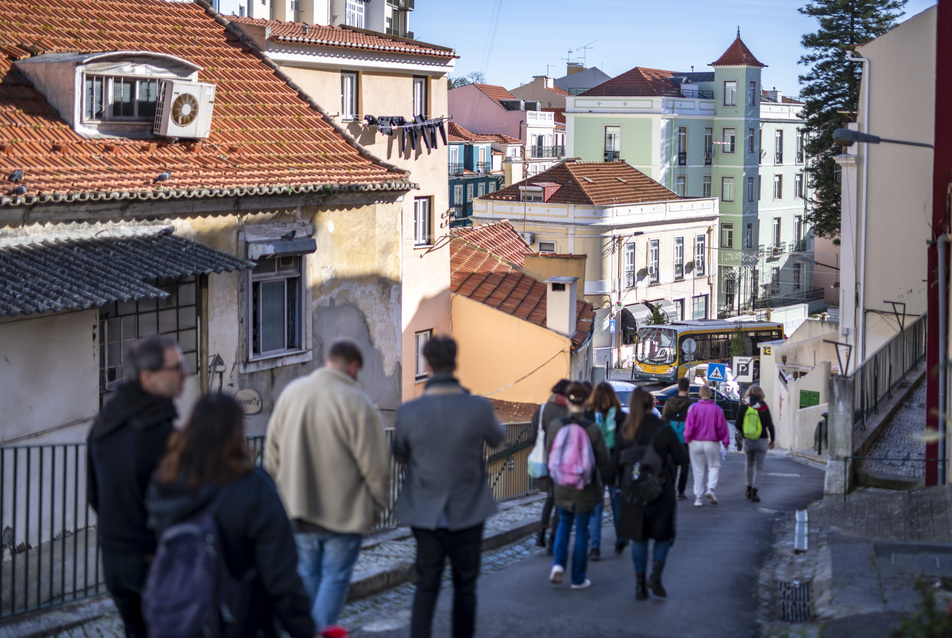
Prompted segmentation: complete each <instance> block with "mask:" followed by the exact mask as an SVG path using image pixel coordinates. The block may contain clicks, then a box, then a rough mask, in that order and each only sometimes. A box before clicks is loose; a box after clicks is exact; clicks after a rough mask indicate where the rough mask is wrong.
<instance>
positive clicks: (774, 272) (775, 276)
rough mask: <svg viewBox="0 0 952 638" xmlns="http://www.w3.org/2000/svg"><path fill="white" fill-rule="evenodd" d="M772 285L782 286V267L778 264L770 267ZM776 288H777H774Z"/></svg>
mask: <svg viewBox="0 0 952 638" xmlns="http://www.w3.org/2000/svg"><path fill="white" fill-rule="evenodd" d="M770 285H771V286H776V287H777V288H779V287H780V268H779V267H777V266H773V267H772V268H771V269H770ZM774 290H776V288H774Z"/></svg>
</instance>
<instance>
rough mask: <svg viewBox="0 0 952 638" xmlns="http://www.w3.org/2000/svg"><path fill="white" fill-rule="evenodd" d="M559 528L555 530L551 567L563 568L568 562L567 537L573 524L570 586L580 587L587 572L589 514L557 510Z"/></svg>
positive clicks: (590, 515)
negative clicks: (573, 542) (573, 544)
mask: <svg viewBox="0 0 952 638" xmlns="http://www.w3.org/2000/svg"><path fill="white" fill-rule="evenodd" d="M558 510H559V526H558V528H557V529H556V530H555V549H554V550H553V551H552V553H553V554H554V556H553V558H554V560H553V562H552V564H553V565H561V566H562V567H565V565H566V563H568V562H569V536H570V535H571V534H572V523H576V524H575V549H574V550H572V584H573V585H581V584H582V583H583V582H585V574H586V572H587V571H588V534H589V519H591V518H592V513H591V512H579V513H575V512H573V511H571V510H567V509H562V508H561V507H559V508H558Z"/></svg>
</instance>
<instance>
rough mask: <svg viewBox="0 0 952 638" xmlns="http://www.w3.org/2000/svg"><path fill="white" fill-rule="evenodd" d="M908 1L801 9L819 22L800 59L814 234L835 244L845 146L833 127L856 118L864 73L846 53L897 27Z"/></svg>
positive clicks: (829, 0)
mask: <svg viewBox="0 0 952 638" xmlns="http://www.w3.org/2000/svg"><path fill="white" fill-rule="evenodd" d="M905 4H906V0H809V2H808V3H807V5H806V6H805V7H801V8H800V9H799V11H800V13H802V14H803V15H807V16H810V17H813V18H816V19H817V22H818V23H819V29H818V30H817V31H816V33H808V34H806V35H804V36H803V38H802V39H801V40H800V43H801V44H802V45H803V47H804V48H805V49H807V51H808V53H807V54H805V55H804V56H802V57H801V58H800V64H802V65H804V66H806V67H808V68H809V71H807V73H806V74H804V75H801V76H800V84H801V91H800V97H801V99H802V100H803V101H804V102H805V103H806V106H805V107H804V114H805V117H806V135H805V139H804V149H805V151H806V153H807V156H808V157H809V178H808V179H809V185H810V187H811V191H812V195H811V198H810V202H809V212H808V213H807V220H808V221H809V222H810V223H812V224H813V232H814V234H816V235H817V236H819V237H828V238H830V239H833V240H834V241H835V243H839V234H840V180H839V172H838V170H837V166H836V162H834V161H833V156H835V155H837V154H838V153H839V152H840V151H839V150H838V147H836V145H835V144H834V143H833V131H835V130H836V129H838V128H842V127H845V126H846V124H847V123H848V122H853V121H855V120H856V111H857V109H858V107H859V88H860V79H861V77H862V69H861V67H860V65H859V64H857V63H855V62H850V61H849V60H847V59H846V52H847V51H848V50H849V49H850V47H851V46H852V45H858V44H866V43H867V42H869V41H870V40H872V39H873V38H876V37H877V36H880V35H882V34H883V33H885V32H886V31H888V30H889V29H891V28H892V27H893V26H894V25H895V24H896V19H897V18H899V17H900V16H901V15H903V12H902V8H903V7H904V6H905Z"/></svg>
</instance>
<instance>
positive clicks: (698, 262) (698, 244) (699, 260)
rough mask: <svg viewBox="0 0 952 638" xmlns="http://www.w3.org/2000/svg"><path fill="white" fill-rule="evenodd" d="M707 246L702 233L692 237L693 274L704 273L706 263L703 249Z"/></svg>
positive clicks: (697, 275) (700, 274) (698, 275)
mask: <svg viewBox="0 0 952 638" xmlns="http://www.w3.org/2000/svg"><path fill="white" fill-rule="evenodd" d="M706 247H707V238H706V237H705V236H704V235H698V236H697V237H695V239H694V275H695V276H696V277H700V276H702V275H703V274H704V265H705V264H706V263H707V258H706V255H705V250H706Z"/></svg>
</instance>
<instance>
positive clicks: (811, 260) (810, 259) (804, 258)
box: [797, 255, 839, 270]
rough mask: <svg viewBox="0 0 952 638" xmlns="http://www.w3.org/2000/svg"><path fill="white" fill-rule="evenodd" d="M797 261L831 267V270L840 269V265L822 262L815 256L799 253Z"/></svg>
mask: <svg viewBox="0 0 952 638" xmlns="http://www.w3.org/2000/svg"><path fill="white" fill-rule="evenodd" d="M797 261H799V262H800V263H801V264H813V265H814V266H823V267H824V268H829V269H830V270H839V267H838V266H831V265H830V264H823V263H820V262H818V261H817V260H816V259H814V258H813V257H807V256H806V255H797Z"/></svg>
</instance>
